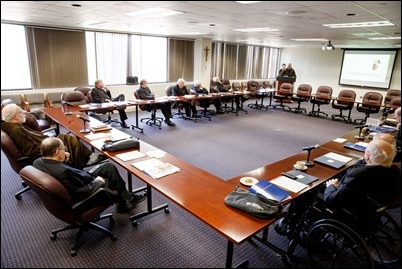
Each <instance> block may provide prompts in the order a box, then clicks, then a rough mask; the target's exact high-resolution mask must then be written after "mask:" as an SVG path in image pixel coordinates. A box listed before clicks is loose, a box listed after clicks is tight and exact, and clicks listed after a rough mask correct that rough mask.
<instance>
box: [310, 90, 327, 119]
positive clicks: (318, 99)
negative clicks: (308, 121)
mask: <svg viewBox="0 0 402 269" xmlns="http://www.w3.org/2000/svg"><path fill="white" fill-rule="evenodd" d="M331 99H332V88H331V87H330V86H320V87H318V89H317V92H316V93H315V95H314V96H312V98H310V103H312V104H313V108H312V109H311V111H310V112H309V113H308V115H309V116H316V117H319V116H320V115H321V114H322V115H325V116H326V117H328V114H327V113H325V112H322V111H321V106H322V105H328V104H329V103H331ZM316 105H317V110H315V109H314V108H315V106H316Z"/></svg>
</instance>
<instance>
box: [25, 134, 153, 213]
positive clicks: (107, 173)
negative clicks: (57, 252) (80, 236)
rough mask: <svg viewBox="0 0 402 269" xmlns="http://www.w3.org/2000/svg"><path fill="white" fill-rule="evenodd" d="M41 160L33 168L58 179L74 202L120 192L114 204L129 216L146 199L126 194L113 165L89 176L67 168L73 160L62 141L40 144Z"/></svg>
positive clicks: (121, 180)
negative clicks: (100, 192)
mask: <svg viewBox="0 0 402 269" xmlns="http://www.w3.org/2000/svg"><path fill="white" fill-rule="evenodd" d="M41 152H42V156H43V157H41V158H39V159H36V160H35V161H34V163H33V166H34V167H35V168H37V169H39V170H41V171H43V172H45V173H47V174H49V175H52V176H53V177H55V178H56V179H58V180H59V181H60V182H61V183H62V184H63V185H64V187H66V189H67V191H68V192H69V193H70V194H71V195H72V197H73V199H74V202H79V201H82V200H84V199H85V198H87V197H88V196H90V195H91V194H92V193H94V192H95V191H96V190H97V189H99V188H100V187H105V188H106V189H108V190H111V191H117V197H114V198H115V202H116V204H117V206H118V207H117V210H118V212H119V213H123V212H128V211H129V210H130V209H132V208H133V207H135V206H136V205H137V204H138V203H139V202H141V201H143V200H144V199H145V198H146V193H145V192H144V193H143V194H141V195H137V194H131V193H130V192H128V191H127V189H126V186H125V184H126V183H125V182H124V180H123V179H122V178H121V176H120V174H119V171H118V170H117V168H116V167H115V166H114V165H113V164H112V163H103V164H100V165H97V166H95V167H93V168H92V169H91V170H90V171H89V172H85V171H82V170H79V169H75V168H73V167H71V166H68V165H66V164H65V162H67V161H68V159H69V158H70V154H69V153H68V152H66V147H65V146H64V143H63V141H62V140H61V139H59V138H56V137H49V138H46V139H44V140H43V141H42V143H41Z"/></svg>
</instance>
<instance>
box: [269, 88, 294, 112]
mask: <svg viewBox="0 0 402 269" xmlns="http://www.w3.org/2000/svg"><path fill="white" fill-rule="evenodd" d="M292 96H293V84H291V83H286V82H285V83H282V84H281V86H280V87H279V89H277V90H276V93H275V94H274V98H275V102H278V100H279V102H280V104H279V105H274V108H276V107H282V109H285V108H287V109H289V110H291V108H290V106H288V105H285V104H283V102H284V101H285V100H291V98H292Z"/></svg>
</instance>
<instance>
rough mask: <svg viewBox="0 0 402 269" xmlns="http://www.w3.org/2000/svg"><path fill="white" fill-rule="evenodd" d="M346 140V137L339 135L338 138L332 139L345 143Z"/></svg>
mask: <svg viewBox="0 0 402 269" xmlns="http://www.w3.org/2000/svg"><path fill="white" fill-rule="evenodd" d="M346 140H347V139H346V138H341V137H338V138H336V139H334V140H332V141H334V142H337V143H343V142H345V141H346Z"/></svg>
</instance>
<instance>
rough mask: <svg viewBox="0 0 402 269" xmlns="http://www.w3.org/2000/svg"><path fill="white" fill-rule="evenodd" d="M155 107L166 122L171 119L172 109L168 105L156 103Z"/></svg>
mask: <svg viewBox="0 0 402 269" xmlns="http://www.w3.org/2000/svg"><path fill="white" fill-rule="evenodd" d="M155 107H156V108H157V109H160V110H161V111H162V114H163V116H164V117H165V120H166V121H168V120H170V118H171V117H172V109H171V107H170V104H168V103H157V104H155Z"/></svg>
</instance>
